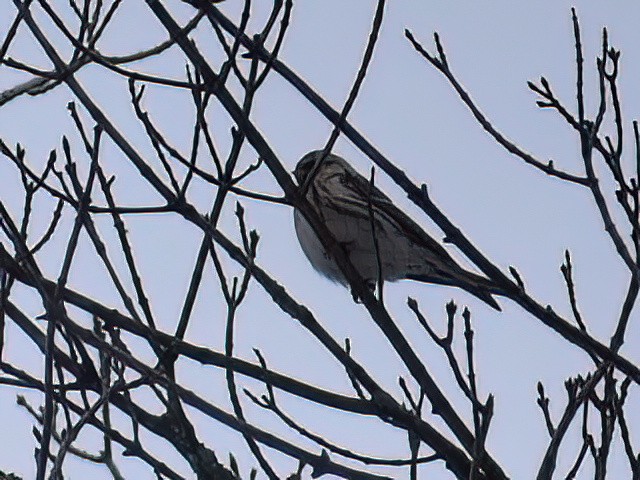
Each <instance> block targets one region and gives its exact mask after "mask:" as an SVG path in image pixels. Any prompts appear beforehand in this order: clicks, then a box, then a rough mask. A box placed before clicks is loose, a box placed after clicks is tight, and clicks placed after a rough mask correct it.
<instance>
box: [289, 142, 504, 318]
mask: <svg viewBox="0 0 640 480" xmlns="http://www.w3.org/2000/svg"><path fill="white" fill-rule="evenodd" d="M321 154H322V152H321V151H319V150H318V151H313V152H310V153H308V154H306V155H305V156H304V157H302V159H301V160H300V161H299V162H298V165H297V166H296V169H295V172H294V175H295V177H296V179H297V181H298V184H299V185H302V184H303V183H304V182H305V179H306V177H307V175H309V173H310V172H311V171H312V169H313V167H314V164H315V163H316V162H317V159H318V158H319V157H320V156H321ZM369 197H370V201H371V209H370V208H369ZM307 200H308V201H309V203H310V204H311V205H312V206H313V207H314V208H315V210H316V212H317V214H318V216H319V217H320V219H321V220H322V221H323V222H324V223H325V225H326V226H327V228H328V229H329V231H330V232H331V233H332V234H333V236H334V237H335V239H336V240H337V241H338V242H340V243H341V244H342V245H343V247H344V249H345V251H346V252H347V254H348V255H349V259H350V260H351V263H352V264H353V266H354V267H355V268H356V270H357V271H358V273H360V275H361V276H362V277H363V278H364V279H365V280H366V281H367V282H369V283H375V282H376V281H377V278H378V261H377V256H376V249H375V246H374V239H373V235H372V231H371V214H370V212H371V211H373V218H374V221H375V223H374V225H375V226H374V229H375V235H376V239H377V242H378V252H379V254H380V263H381V264H382V265H381V266H382V277H383V279H384V280H385V281H395V280H400V279H411V280H418V281H422V282H428V283H436V284H442V285H453V286H456V287H460V288H463V289H464V290H466V291H468V292H469V293H471V294H473V295H475V296H476V297H478V298H480V299H481V300H483V301H485V302H486V303H487V304H489V305H491V306H492V307H493V308H495V309H498V310H499V309H500V307H499V306H498V304H497V303H496V301H495V300H494V299H493V297H492V296H491V292H490V289H491V287H492V286H491V282H490V281H489V280H488V279H486V278H484V277H482V276H480V275H477V274H475V273H471V272H468V271H466V270H464V269H463V268H462V267H460V266H459V265H458V264H457V263H456V261H455V260H454V259H453V258H452V257H451V256H450V255H449V254H448V253H447V251H446V250H445V249H444V248H443V247H442V246H441V245H440V244H439V243H437V242H436V241H435V240H434V239H432V238H431V237H430V236H429V235H428V234H427V233H426V232H425V231H424V230H423V229H422V228H420V226H419V225H418V224H416V223H415V222H414V221H413V220H411V219H410V218H409V217H408V216H407V215H405V214H404V213H403V212H402V211H401V210H399V209H398V208H397V207H396V206H395V205H394V204H393V202H392V201H391V200H390V199H389V197H387V196H386V195H385V194H384V193H382V192H381V191H380V190H379V189H377V188H375V187H374V188H373V189H371V188H370V185H369V181H368V180H367V179H366V178H364V177H363V176H362V175H360V174H359V173H358V172H356V171H355V170H354V169H353V167H351V165H349V164H348V163H347V162H346V161H345V160H344V159H343V158H341V157H338V156H337V155H333V154H329V155H327V157H326V158H325V159H324V161H323V162H322V164H321V165H320V167H319V168H318V170H317V172H316V174H315V176H314V178H313V181H312V182H311V184H310V185H309V188H308V190H307ZM294 222H295V228H296V234H297V236H298V240H299V242H300V245H301V247H302V250H303V251H304V253H305V255H306V256H307V258H308V259H309V261H310V262H311V264H312V265H313V267H314V268H315V269H316V270H318V271H319V272H321V273H322V274H324V275H326V276H327V277H329V278H330V279H332V280H334V281H337V282H340V283H342V284H346V279H345V278H344V276H343V275H342V272H340V269H339V268H338V265H337V264H336V263H335V262H334V261H333V259H331V258H330V257H329V255H328V254H327V253H326V252H325V249H324V248H323V247H322V244H321V243H320V240H319V239H318V237H317V236H316V234H315V232H314V231H313V229H312V228H311V226H310V225H309V224H308V222H307V221H306V219H305V218H304V217H303V216H302V214H301V213H300V212H299V211H297V210H296V211H295V212H294Z"/></svg>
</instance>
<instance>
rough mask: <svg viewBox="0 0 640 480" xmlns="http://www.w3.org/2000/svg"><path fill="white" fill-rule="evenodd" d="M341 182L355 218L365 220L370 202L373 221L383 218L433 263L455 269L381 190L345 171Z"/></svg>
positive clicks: (448, 259)
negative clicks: (361, 217)
mask: <svg viewBox="0 0 640 480" xmlns="http://www.w3.org/2000/svg"><path fill="white" fill-rule="evenodd" d="M343 181H344V182H345V183H346V188H344V189H343V190H344V192H345V196H348V198H347V200H348V202H349V203H351V204H352V205H354V207H355V206H356V205H357V208H353V210H354V211H356V212H355V214H356V215H360V216H366V217H368V215H369V201H370V202H371V207H372V208H373V211H374V218H375V217H376V216H377V215H380V216H383V217H384V218H385V219H386V220H387V221H388V222H390V223H391V224H393V225H395V227H396V228H397V229H398V230H399V231H400V232H402V234H404V235H405V236H406V237H407V238H408V239H409V240H410V241H411V242H413V243H415V244H416V245H418V246H422V247H423V248H425V249H427V250H428V251H429V252H430V253H431V254H432V255H433V257H434V259H436V258H437V259H439V260H441V261H444V262H445V263H446V264H448V265H455V266H456V267H457V266H458V265H457V263H456V262H455V261H454V260H453V258H451V256H450V255H449V253H448V252H447V251H446V250H445V249H444V247H442V245H440V244H439V243H438V242H436V241H435V240H434V239H433V238H431V236H429V234H427V233H426V232H425V231H424V230H423V229H422V228H421V227H420V226H419V225H418V224H417V223H416V222H414V221H413V220H412V219H411V218H410V217H409V216H408V215H407V214H405V213H404V212H403V211H402V210H400V209H399V208H398V207H396V206H395V205H394V204H393V202H392V201H391V199H390V198H389V197H387V196H386V195H385V194H384V193H383V192H382V191H381V190H380V189H378V188H376V187H375V186H373V187H372V186H371V184H370V182H369V181H368V180H367V179H366V178H364V177H363V176H362V175H360V174H359V173H358V172H356V171H355V170H347V171H346V172H345V175H344V179H343ZM349 192H351V193H349Z"/></svg>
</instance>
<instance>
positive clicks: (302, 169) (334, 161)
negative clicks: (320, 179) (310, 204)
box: [293, 150, 344, 185]
mask: <svg viewBox="0 0 640 480" xmlns="http://www.w3.org/2000/svg"><path fill="white" fill-rule="evenodd" d="M321 157H322V150H314V151H313V152H309V153H307V154H306V155H305V156H304V157H302V158H301V159H300V161H299V162H298V164H297V165H296V169H295V170H294V171H293V175H294V176H295V177H296V180H297V181H298V185H302V184H304V182H305V180H306V179H307V176H308V175H309V174H310V173H311V171H313V168H314V166H315V164H316V162H318V160H320V158H321ZM343 164H344V160H342V159H341V158H340V157H338V156H337V155H333V154H331V153H329V154H328V155H327V156H326V157H325V159H324V160H323V161H322V165H320V168H319V169H318V172H316V173H320V171H322V170H325V169H327V168H335V167H336V166H343Z"/></svg>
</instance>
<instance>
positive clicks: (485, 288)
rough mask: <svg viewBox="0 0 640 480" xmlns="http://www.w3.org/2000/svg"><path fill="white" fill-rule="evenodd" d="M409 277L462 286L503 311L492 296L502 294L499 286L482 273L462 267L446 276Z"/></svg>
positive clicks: (414, 275)
mask: <svg viewBox="0 0 640 480" xmlns="http://www.w3.org/2000/svg"><path fill="white" fill-rule="evenodd" d="M407 278H408V279H410V280H417V281H418V282H427V283H439V284H442V285H451V286H454V287H459V288H462V289H463V290H466V291H467V292H469V293H470V294H471V295H474V296H475V297H478V298H479V299H480V300H482V301H483V302H484V303H486V304H487V305H489V306H490V307H491V308H494V309H496V310H498V311H499V312H501V311H502V309H501V308H500V305H499V304H498V302H496V300H495V299H494V298H493V296H492V294H498V295H499V294H500V290H499V288H498V287H496V286H495V285H494V284H493V283H492V282H491V281H490V280H489V279H488V278H485V277H483V276H481V275H477V274H475V273H471V272H467V271H465V270H462V269H460V271H459V272H455V273H453V272H447V275H446V276H445V275H442V276H438V278H434V275H433V274H429V275H422V274H411V275H407Z"/></svg>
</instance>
